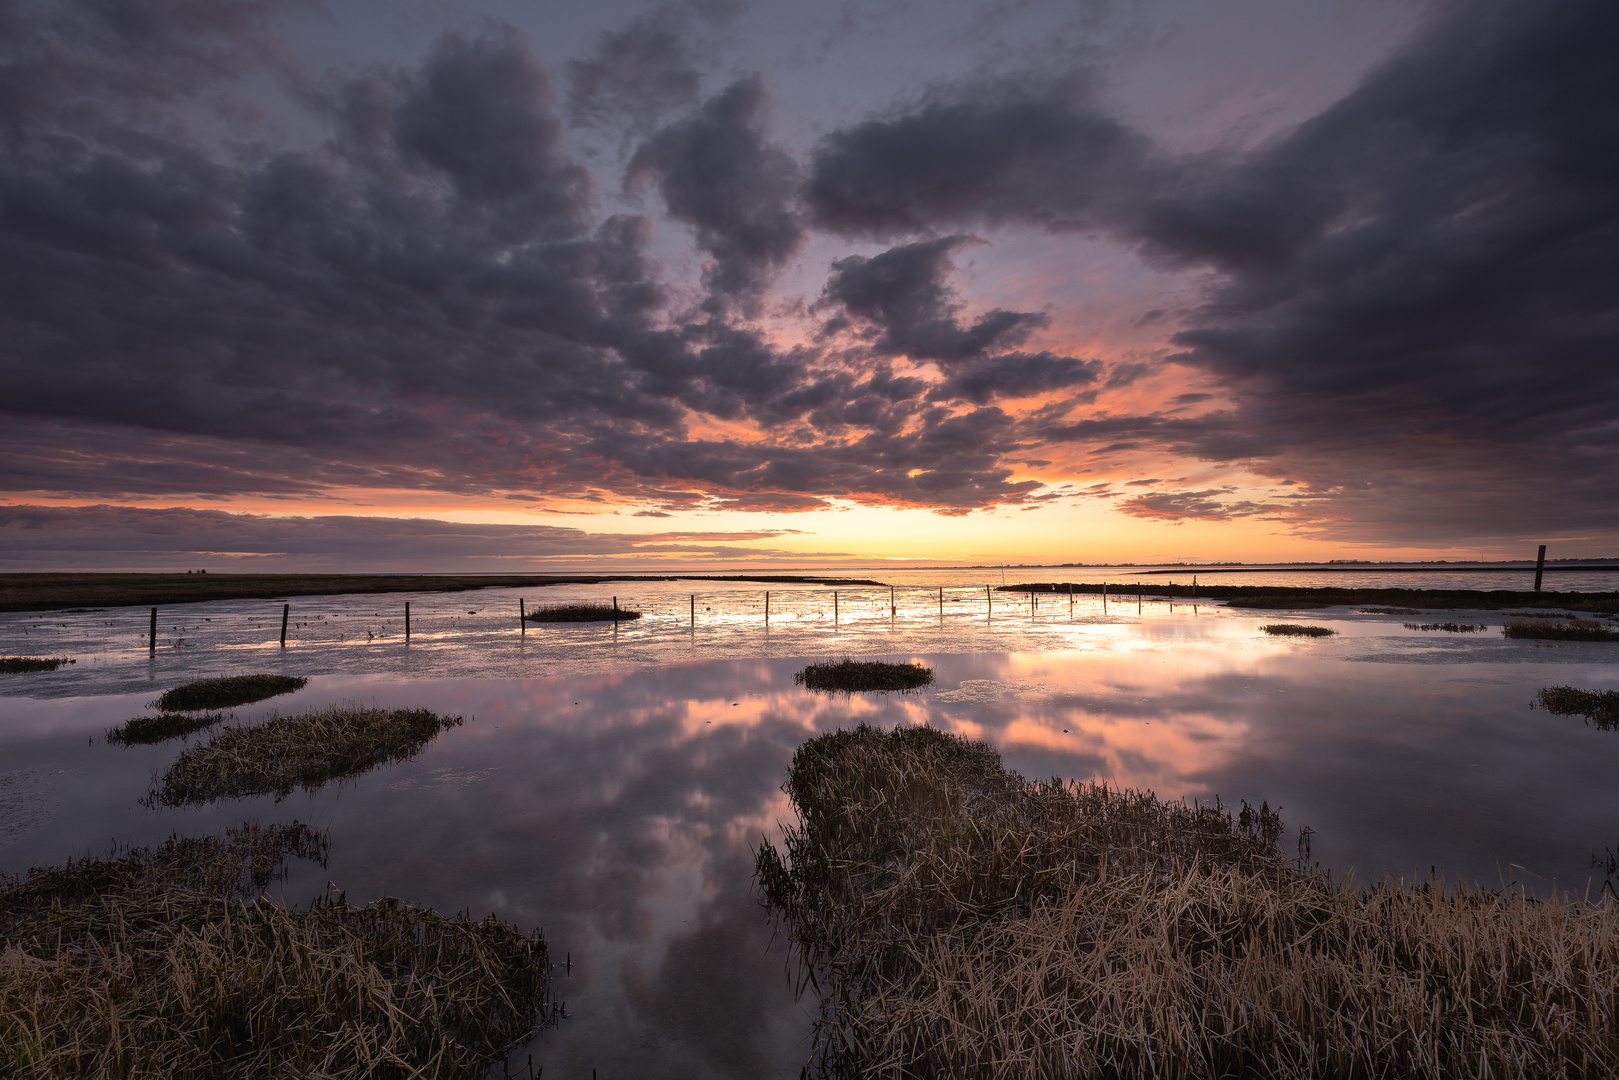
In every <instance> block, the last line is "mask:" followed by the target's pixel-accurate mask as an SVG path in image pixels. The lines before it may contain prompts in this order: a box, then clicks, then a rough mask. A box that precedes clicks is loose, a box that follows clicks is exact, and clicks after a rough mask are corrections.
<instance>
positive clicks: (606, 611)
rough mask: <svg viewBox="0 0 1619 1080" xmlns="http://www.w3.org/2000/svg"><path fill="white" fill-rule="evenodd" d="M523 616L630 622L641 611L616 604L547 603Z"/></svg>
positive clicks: (545, 619)
mask: <svg viewBox="0 0 1619 1080" xmlns="http://www.w3.org/2000/svg"><path fill="white" fill-rule="evenodd" d="M523 617H524V618H525V619H527V620H528V621H529V622H629V621H631V620H632V619H639V618H640V617H641V613H640V612H639V611H630V610H628V609H627V608H621V607H619V606H617V605H616V604H547V605H545V606H544V607H538V608H535V609H534V610H533V611H531V612H529V613H528V614H527V615H525V616H523Z"/></svg>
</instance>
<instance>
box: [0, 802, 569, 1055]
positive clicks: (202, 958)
mask: <svg viewBox="0 0 1619 1080" xmlns="http://www.w3.org/2000/svg"><path fill="white" fill-rule="evenodd" d="M324 851H325V840H324V837H323V836H322V835H320V834H315V833H313V832H312V831H311V830H308V829H307V828H305V827H304V826H301V825H297V824H294V825H291V826H271V827H270V828H269V829H258V828H257V827H254V826H246V827H244V828H243V829H241V830H231V831H230V832H229V833H227V834H226V836H224V837H212V838H202V839H200V840H189V839H184V840H183V839H179V838H175V839H171V840H170V841H169V843H167V844H165V845H163V846H162V847H160V848H158V849H143V850H139V851H133V852H128V851H126V852H123V853H121V854H120V853H115V855H114V857H113V858H111V859H104V860H96V859H85V860H81V861H79V862H76V863H70V864H68V866H66V867H61V868H54V869H48V870H35V871H32V872H30V874H29V876H28V878H27V879H25V880H22V881H18V880H16V879H8V880H4V881H0V1074H3V1075H6V1076H17V1077H41V1078H47V1077H50V1078H54V1077H70V1076H72V1077H78V1076H119V1077H198V1078H201V1077H215V1076H229V1077H271V1076H296V1077H312V1076H319V1077H332V1078H338V1080H351V1078H352V1080H359V1078H362V1077H383V1078H392V1077H401V1078H402V1077H407V1076H408V1077H470V1076H479V1075H482V1074H483V1073H485V1072H486V1071H487V1069H488V1066H489V1064H490V1063H491V1062H492V1061H494V1060H498V1058H499V1056H500V1053H501V1051H503V1050H504V1049H505V1048H507V1047H508V1046H509V1045H510V1044H511V1043H512V1042H513V1041H514V1040H516V1039H520V1038H522V1037H523V1036H525V1035H527V1034H528V1033H529V1032H531V1031H532V1030H533V1029H534V1028H535V1027H536V1026H537V1025H539V1024H540V1023H542V1022H544V1021H545V1020H546V1019H547V1018H549V1017H550V1016H551V1015H552V1014H553V1012H554V1010H553V1006H552V1002H551V998H550V994H549V960H548V957H547V954H546V948H545V942H544V940H543V939H542V938H541V937H540V935H539V934H537V933H536V934H524V933H521V932H519V931H518V930H516V929H515V928H513V927H510V926H508V925H506V924H504V923H501V922H499V921H498V920H496V919H493V918H489V919H484V920H482V921H481V922H480V921H474V920H472V919H470V918H468V917H466V916H455V917H447V916H443V915H439V914H437V913H436V912H433V911H429V910H425V909H422V908H419V907H415V906H413V905H409V904H405V903H402V902H400V901H397V900H392V899H384V900H380V901H377V902H376V903H373V904H370V905H367V906H365V907H353V906H350V905H349V904H348V903H347V902H346V901H345V900H344V899H343V898H342V897H341V896H337V897H331V896H328V897H327V898H325V899H323V900H319V901H317V902H315V903H314V904H312V905H311V906H310V908H309V909H308V910H306V911H299V910H292V909H288V908H286V907H283V906H281V905H279V904H276V903H273V902H271V901H269V900H266V899H263V898H262V897H257V896H256V895H255V894H256V893H257V892H258V891H259V890H260V889H262V887H263V885H264V884H265V883H267V882H268V881H269V880H270V879H271V878H272V877H273V876H275V874H276V873H278V872H280V871H281V870H282V869H283V859H284V858H285V857H286V856H287V855H292V854H300V855H304V856H306V857H314V858H318V859H321V860H322V862H323V861H324Z"/></svg>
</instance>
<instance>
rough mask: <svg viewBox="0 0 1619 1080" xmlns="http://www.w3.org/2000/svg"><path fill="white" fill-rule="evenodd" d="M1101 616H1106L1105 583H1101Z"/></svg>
mask: <svg viewBox="0 0 1619 1080" xmlns="http://www.w3.org/2000/svg"><path fill="white" fill-rule="evenodd" d="M1102 614H1103V615H1106V614H1107V582H1105V581H1104V582H1102Z"/></svg>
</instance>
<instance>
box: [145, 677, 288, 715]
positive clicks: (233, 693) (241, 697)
mask: <svg viewBox="0 0 1619 1080" xmlns="http://www.w3.org/2000/svg"><path fill="white" fill-rule="evenodd" d="M307 682H309V680H308V679H303V678H298V677H296V676H293V675H227V676H225V677H224V678H220V679H201V680H198V681H197V682H189V683H186V684H185V685H184V686H176V687H175V688H174V689H173V690H166V691H164V692H163V696H162V697H160V698H158V699H157V707H158V708H160V709H170V710H176V711H179V712H189V711H191V710H193V709H229V708H231V707H233V706H236V705H251V704H252V703H253V702H255V701H263V700H264V699H265V698H272V697H275V696H276V695H278V694H290V693H292V692H293V691H294V690H302V689H303V688H304V684H305V683H307Z"/></svg>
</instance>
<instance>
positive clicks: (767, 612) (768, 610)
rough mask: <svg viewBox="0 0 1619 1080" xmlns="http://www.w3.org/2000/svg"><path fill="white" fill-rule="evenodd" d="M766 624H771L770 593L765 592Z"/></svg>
mask: <svg viewBox="0 0 1619 1080" xmlns="http://www.w3.org/2000/svg"><path fill="white" fill-rule="evenodd" d="M765 625H766V626H769V625H770V594H769V593H768V592H767V593H765Z"/></svg>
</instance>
